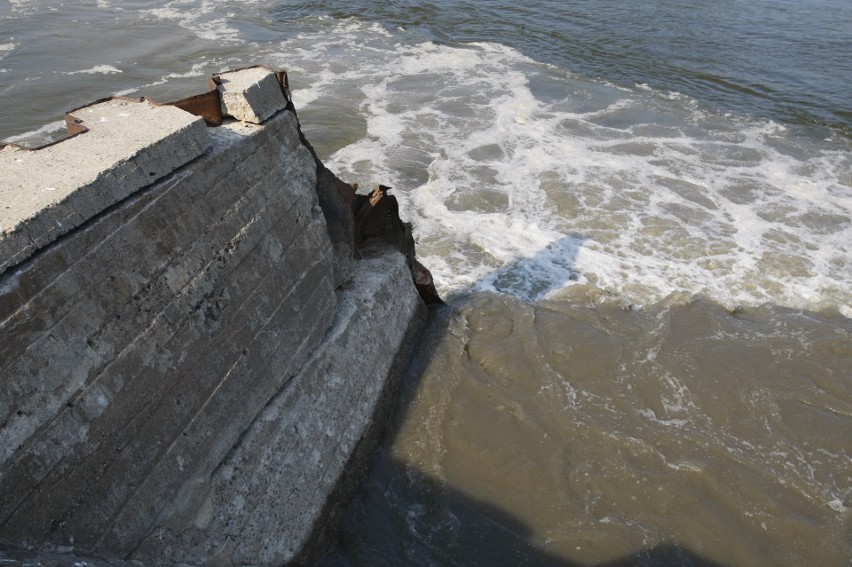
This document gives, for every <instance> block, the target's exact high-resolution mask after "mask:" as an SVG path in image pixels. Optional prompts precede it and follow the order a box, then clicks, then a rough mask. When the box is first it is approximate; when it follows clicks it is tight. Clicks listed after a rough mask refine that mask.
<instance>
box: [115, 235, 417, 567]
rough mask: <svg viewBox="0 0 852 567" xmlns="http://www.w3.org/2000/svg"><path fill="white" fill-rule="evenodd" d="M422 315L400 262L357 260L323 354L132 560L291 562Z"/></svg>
mask: <svg viewBox="0 0 852 567" xmlns="http://www.w3.org/2000/svg"><path fill="white" fill-rule="evenodd" d="M424 317H425V306H424V305H423V303H422V302H421V301H420V299H419V296H418V294H417V291H416V289H415V288H414V286H413V285H412V283H411V272H410V271H409V268H408V266H407V264H406V261H405V258H404V257H403V256H402V254H400V253H398V252H395V251H388V252H386V253H385V254H384V255H381V256H379V257H375V258H370V259H365V260H362V261H361V262H358V263H357V265H356V271H355V276H354V278H353V280H352V281H351V282H350V284H349V285H348V286H347V287H346V289H345V290H343V291H342V292H341V294H340V297H339V304H338V309H337V312H336V315H335V319H334V324H333V325H332V327H331V328H330V329H329V331H328V333H327V336H326V338H325V340H324V341H323V343H322V344H321V345H320V347H319V348H317V350H316V351H315V352H314V354H313V356H312V357H311V358H310V359H309V360H308V361H307V362H306V363H305V364H304V366H303V367H302V370H301V371H300V372H299V374H298V375H297V376H296V377H294V378H293V379H292V380H291V381H290V382H289V383H288V385H287V387H286V388H282V389H281V390H280V391H279V393H278V394H277V395H276V396H275V397H274V398H273V399H272V400H271V401H270V403H269V404H268V405H267V407H266V408H265V409H264V410H263V412H262V413H261V414H260V415H259V417H258V418H257V420H255V422H254V423H253V424H252V426H251V428H249V430H248V431H247V432H246V433H245V434H244V435H243V438H242V439H241V441H240V444H239V445H238V446H236V447H235V448H234V449H233V450H232V451H231V452H230V454H229V455H228V457H227V458H226V459H225V460H224V461H222V462H221V463H219V464H218V465H217V466H216V468H215V469H211V470H207V471H199V473H200V474H199V475H198V476H196V477H195V478H194V479H193V481H191V482H189V483H187V484H185V485H184V489H183V490H182V491H181V493H180V495H179V496H178V497H177V498H176V499H175V500H174V501H173V502H172V504H171V506H170V507H169V509H168V510H167V511H165V512H164V514H163V517H162V523H161V526H160V527H158V528H157V529H156V530H154V531H153V532H152V533H151V534H150V535H149V537H148V538H147V539H146V541H145V542H144V543H143V544H142V546H140V547H139V548H137V550H136V551H134V553H133V554H132V557H133V558H134V559H137V560H140V561H142V562H143V563H146V564H151V565H156V564H160V562H163V561H165V562H166V563H168V562H174V563H181V562H187V563H193V564H197V563H198V562H200V563H202V564H205V565H216V564H221V565H246V564H252V565H282V564H285V563H287V562H288V561H292V560H293V559H294V558H296V555H297V554H298V553H299V552H301V551H302V550H303V548H304V546H305V544H306V542H307V541H308V538H309V537H311V534H312V532H313V531H314V530H315V529H317V524H318V523H320V522H321V521H322V517H321V515H322V513H323V511H324V510H325V509H326V507H327V506H328V505H329V499H330V498H332V495H333V492H334V490H335V487H336V486H337V484H338V482H339V480H340V478H341V476H343V475H344V473H345V467H346V466H347V464H348V462H349V459H350V457H351V456H352V454H353V453H354V452H355V450H356V448H357V446H358V444H359V443H360V442H361V440H362V438H363V436H364V434H365V431H367V430H368V428H369V426H370V422H371V419H372V418H373V415H374V412H375V410H376V407H377V404H378V403H379V400H380V399H381V398H382V393H383V391H384V389H385V388H386V386H387V381H388V377H389V376H390V375H391V374H392V373H393V372H392V370H393V365H394V363H395V359H396V357H397V354H398V353H399V352H400V351H401V350H405V349H407V348H410V346H411V345H410V344H408V345H406V344H404V342H405V340H406V339H409V340H410V338H411V333H410V328H411V327H414V328H416V327H418V326H419V324H420V323H422V320H423V318H424ZM164 558H168V559H165V560H164Z"/></svg>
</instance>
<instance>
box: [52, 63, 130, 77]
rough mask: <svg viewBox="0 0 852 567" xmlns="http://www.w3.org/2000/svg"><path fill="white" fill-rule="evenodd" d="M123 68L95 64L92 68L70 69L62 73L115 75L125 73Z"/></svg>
mask: <svg viewBox="0 0 852 567" xmlns="http://www.w3.org/2000/svg"><path fill="white" fill-rule="evenodd" d="M123 72H124V71H122V70H121V69H118V68H117V67H114V66H112V65H95V66H94V67H92V68H90V69H82V70H80V71H68V72H66V73H62V74H63V75H97V74H101V75H114V74H117V73H123Z"/></svg>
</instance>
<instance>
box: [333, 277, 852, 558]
mask: <svg viewBox="0 0 852 567" xmlns="http://www.w3.org/2000/svg"><path fill="white" fill-rule="evenodd" d="M582 294H583V293H582V292H580V291H579V290H574V292H573V295H574V297H572V298H571V299H570V300H568V301H552V302H546V303H541V304H537V305H534V304H529V303H523V302H520V301H518V300H516V299H513V298H511V297H508V296H498V295H490V294H480V295H477V296H474V297H473V298H471V299H469V300H467V301H465V302H463V303H462V304H461V305H460V306H459V307H458V308H456V309H455V310H453V309H449V308H448V309H446V310H444V311H443V312H440V313H438V314H437V315H436V317H435V320H434V321H433V323H432V327H431V329H430V331H429V336H428V337H427V339H426V340H425V341H424V345H423V349H422V351H421V352H420V354H419V355H418V358H417V360H416V361H415V363H414V365H413V367H412V370H411V372H410V375H409V376H408V377H407V382H406V383H405V384H404V385H403V389H404V392H403V396H402V400H401V402H400V408H399V412H398V415H397V418H396V420H395V424H394V427H393V431H392V434H391V436H390V438H389V439H388V441H387V442H386V445H385V446H384V447H383V448H382V450H381V451H380V454H379V456H378V457H377V459H376V463H375V466H374V467H373V471H372V476H371V478H370V480H369V483H368V485H367V486H366V487H365V489H364V491H363V493H362V495H361V496H360V497H359V499H358V501H357V502H356V504H355V505H354V506H353V507H352V510H351V513H350V517H349V519H348V527H347V534H346V536H345V538H344V544H343V548H344V549H343V553H342V554H340V555H338V556H336V557H335V558H333V560H331V561H330V563H332V564H338V563H341V564H350V562H351V563H354V564H357V565H383V564H386V565H402V564H412V565H521V564H529V565H634V564H638V565H705V564H710V565H714V564H721V565H731V566H733V565H737V566H764V565H789V566H801V565H823V566H835V565H836V566H841V565H848V564H849V562H850V560H852V512H850V505H852V466H850V465H852V459H850V457H852V320H849V319H846V318H843V317H840V316H834V315H830V314H817V313H812V312H800V311H795V310H791V309H786V308H778V307H771V306H764V307H760V308H753V309H746V310H743V311H737V312H733V313H732V312H730V311H728V310H726V309H724V308H722V307H720V306H718V305H716V304H713V303H710V302H706V301H701V300H699V301H688V302H685V303H679V302H678V301H677V300H676V299H670V300H669V302H663V303H660V304H657V305H655V306H652V307H650V308H647V309H642V310H637V309H631V308H629V307H627V308H625V307H623V306H622V305H618V304H615V303H614V302H606V301H603V302H600V301H597V300H595V299H594V298H592V297H585V298H582V297H579V298H578V297H577V296H581V295H582ZM344 554H345V557H344Z"/></svg>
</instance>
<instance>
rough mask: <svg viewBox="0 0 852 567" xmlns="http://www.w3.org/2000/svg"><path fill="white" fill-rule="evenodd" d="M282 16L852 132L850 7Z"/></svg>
mask: <svg viewBox="0 0 852 567" xmlns="http://www.w3.org/2000/svg"><path fill="white" fill-rule="evenodd" d="M273 13H274V14H276V15H278V16H279V17H281V18H282V19H289V18H292V17H294V16H297V17H298V16H307V15H312V14H317V13H325V14H330V15H332V16H333V17H335V18H345V17H358V18H364V19H366V20H369V21H380V22H383V23H385V24H387V25H389V26H393V27H396V26H399V27H404V28H411V27H414V28H420V29H422V30H424V32H426V33H427V34H428V36H430V37H431V38H433V39H435V40H436V41H444V42H449V43H460V42H476V41H492V42H497V43H501V44H505V45H509V46H512V47H514V48H516V49H518V50H520V51H521V52H522V53H524V54H526V55H528V56H530V57H532V58H534V59H536V60H538V61H544V62H548V63H551V64H553V65H556V66H558V67H561V68H563V69H567V70H569V71H571V72H573V73H577V74H580V75H582V76H585V77H589V78H592V79H598V80H604V81H610V82H612V83H615V84H618V85H624V86H633V85H635V84H636V83H644V84H647V85H648V86H650V87H652V88H654V89H658V90H663V91H677V92H681V93H683V94H686V95H689V96H690V97H693V98H695V99H697V100H701V101H703V102H705V103H707V104H708V105H710V106H712V107H715V108H717V109H722V110H726V111H731V112H736V113H739V114H748V115H753V116H757V117H764V118H773V119H776V120H780V121H782V122H788V123H794V124H819V125H831V126H836V127H838V128H840V129H841V130H842V131H843V132H845V133H846V135H849V134H850V132H852V96H851V95H850V93H852V3H850V2H848V1H846V0H804V1H792V0H756V1H743V0H722V1H718V2H702V1H694V0H662V1H654V0H639V1H635V2H620V1H612V0H571V1H563V0H548V1H542V2H529V3H522V2H505V1H488V0H485V1H482V0H478V1H458V0H447V1H437V2H413V1H395V2H347V3H346V5H345V6H340V3H337V2H300V3H295V4H290V3H288V4H287V5H284V6H281V7H280V8H278V9H277V10H275V11H273Z"/></svg>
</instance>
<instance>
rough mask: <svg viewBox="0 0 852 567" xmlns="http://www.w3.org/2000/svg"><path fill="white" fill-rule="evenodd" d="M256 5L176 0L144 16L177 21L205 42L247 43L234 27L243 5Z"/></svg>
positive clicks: (149, 10) (146, 11)
mask: <svg viewBox="0 0 852 567" xmlns="http://www.w3.org/2000/svg"><path fill="white" fill-rule="evenodd" d="M253 3H255V2H213V1H210V0H174V1H172V2H166V3H165V4H164V5H163V6H161V7H158V8H150V9H148V10H143V11H142V12H141V13H142V14H146V15H148V16H152V17H154V18H157V19H160V20H166V21H173V22H176V23H177V24H178V25H179V26H180V27H182V28H184V29H187V30H189V31H191V32H192V33H194V34H195V35H196V36H197V37H199V38H201V39H206V40H210V41H219V42H224V43H243V40H242V38H240V32H239V30H238V29H237V28H236V27H234V26H233V25H232V23H233V22H234V21H235V20H237V14H236V13H235V12H229V11H228V9H229V8H233V9H234V10H239V9H240V8H241V7H242V5H243V4H249V5H250V4H253Z"/></svg>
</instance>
